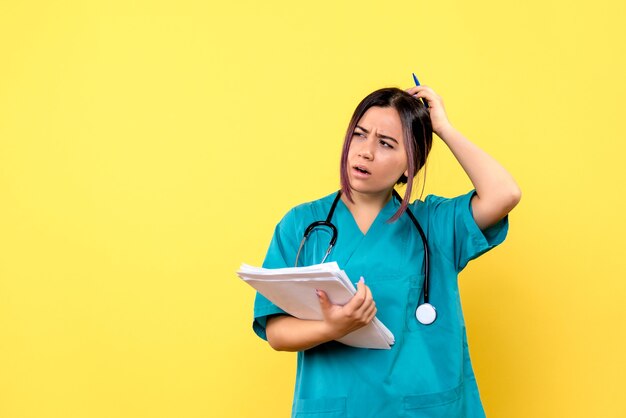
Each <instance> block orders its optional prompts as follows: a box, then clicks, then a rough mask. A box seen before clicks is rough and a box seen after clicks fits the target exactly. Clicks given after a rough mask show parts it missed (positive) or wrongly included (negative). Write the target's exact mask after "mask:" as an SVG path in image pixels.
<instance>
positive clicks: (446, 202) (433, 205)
mask: <svg viewBox="0 0 626 418" xmlns="http://www.w3.org/2000/svg"><path fill="white" fill-rule="evenodd" d="M475 193H476V190H475V189H472V190H470V191H469V192H467V193H463V194H460V195H458V196H454V197H445V196H440V195H437V194H429V195H428V196H426V198H425V199H424V200H423V201H421V200H417V199H416V200H415V201H414V202H413V203H412V204H411V205H416V207H418V205H419V206H422V208H423V209H426V210H428V211H437V210H441V209H445V208H447V207H450V208H453V207H455V206H459V205H464V204H467V205H468V206H469V204H470V201H471V199H472V197H473V196H474V194H475Z"/></svg>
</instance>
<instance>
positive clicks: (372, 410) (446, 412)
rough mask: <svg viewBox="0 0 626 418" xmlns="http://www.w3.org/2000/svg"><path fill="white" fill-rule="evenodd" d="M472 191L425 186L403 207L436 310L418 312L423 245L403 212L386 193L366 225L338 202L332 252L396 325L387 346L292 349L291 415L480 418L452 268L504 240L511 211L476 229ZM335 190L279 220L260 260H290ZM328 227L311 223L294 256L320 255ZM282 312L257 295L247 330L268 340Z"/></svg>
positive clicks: (275, 263) (277, 264)
mask: <svg viewBox="0 0 626 418" xmlns="http://www.w3.org/2000/svg"><path fill="white" fill-rule="evenodd" d="M474 193H475V190H471V191H470V192H468V193H466V194H464V195H460V196H457V197H455V198H444V197H441V196H436V195H428V196H427V197H426V199H425V200H424V201H421V200H416V201H415V202H413V203H412V204H411V205H410V209H411V211H412V212H413V214H414V215H415V217H416V218H417V220H418V222H419V223H420V225H421V226H422V228H423V229H424V232H425V233H426V236H427V237H428V244H429V247H430V253H431V254H430V268H431V273H430V274H431V282H430V283H431V285H430V297H431V301H432V302H433V304H435V305H436V306H437V313H438V318H437V321H436V322H435V323H433V324H432V325H422V324H420V323H418V322H417V320H416V318H415V308H416V307H417V305H418V303H419V302H420V295H421V293H422V292H421V290H422V285H423V282H424V266H423V255H424V254H423V244H422V241H421V238H420V236H419V234H418V232H417V230H416V229H415V227H414V226H413V224H412V223H411V221H410V219H409V217H408V216H407V215H406V214H403V215H402V216H401V217H400V219H398V220H397V221H396V222H393V223H389V222H387V221H388V219H389V218H391V216H393V214H394V213H395V212H396V210H397V209H398V207H399V202H397V200H396V199H390V200H389V201H388V202H387V204H386V205H385V206H384V207H383V208H382V209H381V211H380V213H379V214H378V215H377V217H376V218H375V220H374V222H373V223H372V224H371V226H370V228H369V229H368V231H367V233H366V234H363V232H362V231H361V230H360V228H359V227H358V225H357V223H356V221H355V219H354V217H353V216H352V213H351V212H350V211H349V209H348V207H347V206H346V205H345V204H344V203H343V202H339V203H338V205H337V208H336V211H335V214H334V216H333V219H332V222H333V223H334V224H335V226H336V227H337V230H338V237H337V243H336V244H335V247H334V248H333V250H332V252H331V254H330V255H329V257H328V258H327V261H336V262H337V263H338V265H339V267H340V268H342V269H343V270H345V271H346V273H347V274H348V277H350V279H351V280H352V281H353V282H354V283H355V284H356V282H357V281H358V279H359V278H360V277H361V276H363V277H364V278H365V283H366V284H367V285H368V286H369V287H370V289H371V291H372V294H373V296H374V300H375V302H376V306H377V310H378V312H377V318H378V319H380V320H381V321H382V322H383V323H384V324H385V325H386V326H387V327H388V328H389V330H390V331H391V332H392V333H393V334H394V336H395V341H396V342H395V344H394V345H393V346H392V347H391V349H390V350H373V349H363V348H355V347H349V346H346V345H343V344H341V343H339V342H336V341H331V342H328V343H325V344H321V345H318V346H317V347H314V348H311V349H309V350H305V351H301V352H299V353H298V360H297V372H296V384H295V391H294V399H293V408H292V417H306V418H313V417H325V418H329V417H355V418H356V417H358V418H364V417H483V416H484V411H483V407H482V404H481V401H480V396H479V392H478V387H477V385H476V381H475V378H474V372H473V370H472V365H471V361H470V357H469V350H468V346H467V336H466V332H465V323H464V319H463V314H462V311H461V304H460V298H459V290H458V282H457V275H458V273H459V272H460V271H461V270H463V268H465V266H466V265H467V263H468V262H469V261H471V260H472V259H474V258H476V257H478V256H480V255H482V254H483V253H485V252H487V251H489V250H490V249H492V248H494V247H495V246H497V245H499V244H500V243H501V242H503V241H504V239H505V237H506V235H507V232H508V215H507V216H506V217H505V218H503V219H501V220H500V221H499V222H497V223H496V224H495V225H493V226H491V227H490V228H487V229H486V230H484V231H481V230H480V229H479V228H478V226H477V225H476V223H475V221H474V219H473V217H472V209H471V204H470V200H471V197H472V196H473V195H474ZM335 197H336V192H335V193H332V194H330V195H328V196H325V197H323V198H321V199H319V200H316V201H313V202H309V203H304V204H301V205H298V206H296V207H294V208H293V209H291V210H290V211H289V212H288V213H287V214H286V215H285V216H284V217H283V219H282V220H281V221H280V222H279V223H278V225H277V226H276V229H275V231H274V236H273V238H272V241H271V243H270V246H269V249H268V252H267V255H266V258H265V261H264V263H263V267H265V268H282V267H292V266H293V263H294V261H295V255H296V252H297V249H298V246H299V243H300V240H301V238H302V234H303V232H304V230H305V228H306V227H307V226H308V225H309V224H310V223H311V222H313V221H316V220H320V219H326V216H327V214H328V210H329V209H330V206H331V204H332V201H333V199H334V198H335ZM329 238H330V233H329V232H328V231H325V230H324V229H321V228H320V229H319V230H317V229H316V230H314V231H313V232H312V233H311V236H310V237H309V239H308V240H307V243H306V244H305V246H304V248H303V250H302V253H301V255H300V260H301V261H300V263H299V265H303V266H304V265H311V264H317V263H319V262H320V260H321V258H322V256H323V254H324V253H325V251H326V248H327V246H328V241H329ZM275 314H284V312H283V311H282V310H281V309H280V308H278V307H277V306H276V305H274V304H272V303H271V302H270V301H268V300H267V299H266V298H265V297H263V296H262V295H261V294H259V293H257V295H256V299H255V304H254V322H253V329H254V331H255V332H256V333H257V335H258V336H259V337H261V338H263V339H266V334H265V326H266V323H267V318H268V316H270V315H275Z"/></svg>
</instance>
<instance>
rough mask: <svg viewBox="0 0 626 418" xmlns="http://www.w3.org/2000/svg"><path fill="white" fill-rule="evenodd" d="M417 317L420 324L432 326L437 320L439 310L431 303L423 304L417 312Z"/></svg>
mask: <svg viewBox="0 0 626 418" xmlns="http://www.w3.org/2000/svg"><path fill="white" fill-rule="evenodd" d="M415 317H416V318H417V320H418V321H419V323H421V324H424V325H430V324H432V323H433V322H435V319H437V310H436V309H435V307H434V306H433V305H431V304H430V303H422V304H421V305H420V306H418V307H417V309H416V310H415Z"/></svg>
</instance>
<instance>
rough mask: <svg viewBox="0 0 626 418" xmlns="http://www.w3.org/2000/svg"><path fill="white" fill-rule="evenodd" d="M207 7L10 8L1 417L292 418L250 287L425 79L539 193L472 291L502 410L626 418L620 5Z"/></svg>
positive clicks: (493, 395) (0, 223) (1, 147)
mask: <svg viewBox="0 0 626 418" xmlns="http://www.w3.org/2000/svg"><path fill="white" fill-rule="evenodd" d="M207 3H211V2H206V1H200V0H194V1H180V0H178V1H164V0H163V1H132V2H129V1H126V0H125V1H119V0H115V1H112V0H101V1H83V2H79V1H63V2H49V1H39V2H37V1H35V2H18V1H8V0H7V1H3V2H2V3H1V4H0V417H2V418H26V417H28V418H51V417H59V418H61V417H62V418H74V417H77V418H78V417H81V418H82V417H89V418H99V417H103V418H104V417H106V418H111V417H123V418H126V417H128V418H138V417H151V418H159V417H185V418H192V417H284V416H287V415H288V414H289V409H290V403H291V395H292V391H293V376H294V372H295V364H294V362H295V354H291V353H277V352H273V351H272V350H271V349H270V348H269V347H268V346H267V345H266V344H265V343H263V342H262V341H261V340H260V339H258V338H257V337H256V336H255V335H254V334H253V332H252V330H251V319H252V303H253V296H254V293H253V291H252V289H251V288H249V287H247V286H246V285H245V284H244V283H243V282H241V281H240V280H239V279H238V278H237V277H236V275H235V270H236V269H237V268H238V266H239V264H240V263H241V262H246V263H250V264H257V265H258V264H260V263H261V262H262V260H263V257H264V255H265V250H266V247H267V245H268V243H269V240H270V237H271V233H272V231H273V228H274V225H275V224H276V222H277V221H278V220H279V219H280V217H282V215H283V214H284V213H285V211H286V210H287V209H289V208H290V207H292V206H294V205H295V204H298V203H301V202H304V201H307V200H313V199H316V198H318V197H320V196H322V195H325V194H327V193H330V192H332V191H333V190H335V188H336V187H337V184H338V170H337V167H338V158H339V150H340V146H341V140H342V135H343V133H344V129H345V127H346V125H347V122H348V119H349V117H350V115H351V113H352V111H353V109H354V107H355V106H356V104H357V103H358V101H359V100H360V99H361V98H362V97H364V96H365V95H366V94H367V93H369V92H370V91H372V90H374V89H377V88H380V87H384V86H398V87H403V88H407V87H410V86H411V85H412V79H411V72H413V71H414V72H416V73H417V74H418V76H419V77H420V80H421V81H422V82H423V83H424V84H427V85H430V86H432V87H433V88H434V89H435V90H436V91H437V92H438V93H440V94H441V95H442V97H443V98H444V101H445V104H446V107H447V110H448V115H449V117H450V120H451V121H452V123H453V124H454V125H455V126H456V127H457V128H458V129H460V130H461V131H462V132H463V133H464V134H465V135H466V136H467V137H468V138H469V139H471V140H472V141H474V142H475V143H476V144H478V145H479V146H480V147H482V148H483V149H485V150H486V151H487V152H488V153H489V154H491V155H492V156H494V157H495V158H496V159H497V160H498V161H500V162H501V163H502V164H503V165H504V166H505V167H506V168H507V169H508V170H509V171H510V172H511V173H512V174H513V176H514V177H515V179H516V180H517V181H518V183H519V185H520V186H521V188H522V191H523V198H522V201H521V203H520V205H519V206H518V207H517V208H515V209H514V211H513V212H512V213H511V215H510V216H511V217H510V222H511V226H510V231H509V235H508V237H507V240H506V241H505V243H503V244H502V245H501V246H500V247H498V248H496V249H494V250H493V251H491V252H490V253H488V254H487V255H485V256H484V257H482V258H480V259H478V260H475V261H473V262H472V263H470V265H469V266H468V267H467V269H466V270H465V271H464V272H463V273H462V274H461V276H460V280H461V283H462V285H461V286H462V298H463V306H464V310H465V315H466V320H467V325H468V329H469V339H470V347H471V349H472V356H473V361H474V366H475V371H476V375H477V378H478V381H479V385H480V388H481V393H482V397H483V401H484V404H485V408H486V410H487V413H488V415H489V416H491V417H507V418H515V417H520V418H527V417H563V416H566V417H591V416H594V417H623V416H626V402H625V401H624V390H625V389H626V384H625V383H624V376H626V360H625V356H624V352H625V351H626V347H625V344H624V342H625V341H626V326H625V325H624V320H625V319H626V304H625V303H624V299H625V298H624V296H625V295H626V266H625V261H624V260H625V259H626V258H625V257H624V243H623V237H622V235H623V234H624V233H625V232H626V227H625V221H624V216H625V215H624V213H625V211H626V204H625V201H624V197H623V190H624V186H623V180H624V178H625V176H624V174H625V173H624V152H625V151H626V145H624V143H625V138H626V129H625V128H624V119H625V118H624V97H625V96H626V81H625V80H626V77H624V74H626V65H625V63H626V58H625V57H626V48H625V45H626V32H625V30H624V29H623V28H624V20H625V19H624V17H625V16H626V10H625V9H626V7H625V3H624V2H623V1H621V0H611V1H605V0H600V1H595V2H574V3H572V2H571V1H565V0H561V1H556V0H548V1H546V0H529V1H525V2H502V1H490V2H470V1H458V2H450V1H443V2H442V1H397V2H380V1H362V0H360V1H353V2H350V4H344V2H334V1H327V2H293V1H280V2H276V1H275V2H262V1H261V2H257V1H247V2H243V1H233V2H222V3H223V4H221V5H213V4H209V5H207ZM436 141H437V142H436V145H435V150H434V152H433V154H431V160H430V162H429V166H428V173H427V185H426V190H425V193H424V196H425V195H426V194H428V193H436V194H440V195H444V196H449V197H451V196H455V195H458V194H461V193H465V192H467V191H468V190H469V189H470V188H471V183H470V182H469V179H468V178H467V176H466V175H465V173H464V172H463V171H462V169H461V167H460V166H459V165H458V163H457V162H456V160H455V159H454V157H453V156H452V154H451V153H450V152H449V150H448V149H447V148H446V147H445V145H444V144H443V143H442V142H441V141H440V140H439V139H438V138H437V140H436ZM259 411H261V412H259Z"/></svg>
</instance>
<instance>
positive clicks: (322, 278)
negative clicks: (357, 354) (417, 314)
mask: <svg viewBox="0 0 626 418" xmlns="http://www.w3.org/2000/svg"><path fill="white" fill-rule="evenodd" d="M237 275H238V276H239V277H240V278H241V279H243V280H244V281H245V282H246V283H248V284H249V285H250V286H252V287H254V288H255V289H256V290H257V291H258V292H259V293H261V294H262V295H263V296H265V297H266V298H267V299H269V300H270V301H271V302H272V303H274V304H275V305H277V306H278V307H280V308H281V309H282V310H284V311H285V312H287V313H288V314H289V315H291V316H295V317H296V318H300V319H309V320H321V319H323V316H322V309H321V307H320V303H319V300H318V297H317V294H316V293H315V290H316V289H320V290H323V291H325V292H326V294H327V295H328V298H329V299H330V301H331V302H332V303H333V304H336V305H345V304H346V303H347V302H348V301H349V300H350V299H351V298H352V296H353V295H354V294H355V293H356V289H355V288H354V285H353V284H352V282H351V281H350V279H349V278H348V276H347V274H346V273H345V271H343V270H341V269H340V268H339V266H338V265H337V263H336V262H334V261H333V262H328V263H323V264H316V265H312V266H306V267H287V268H280V269H265V268H261V267H252V266H249V265H247V264H242V265H241V267H240V269H239V271H237ZM337 341H339V342H341V343H343V344H346V345H350V346H353V347H361V348H377V349H387V350H388V349H390V348H391V345H393V344H394V342H395V339H394V336H393V334H392V333H391V331H389V329H387V327H385V325H383V323H382V322H380V321H379V320H378V318H374V320H372V322H370V323H369V324H368V325H366V326H364V327H362V328H359V329H357V330H356V331H353V332H351V333H350V334H347V335H345V336H343V337H342V338H339V339H338V340H337Z"/></svg>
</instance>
